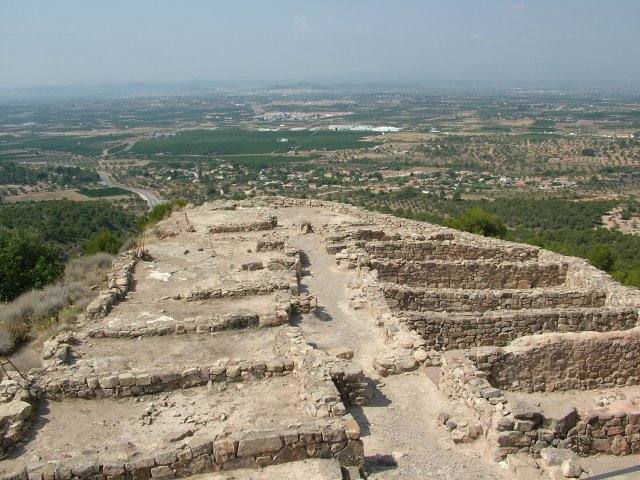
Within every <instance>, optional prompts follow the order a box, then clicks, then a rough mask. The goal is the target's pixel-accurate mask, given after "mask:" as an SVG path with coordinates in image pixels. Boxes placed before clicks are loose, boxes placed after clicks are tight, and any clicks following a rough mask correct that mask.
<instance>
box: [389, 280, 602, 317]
mask: <svg viewBox="0 0 640 480" xmlns="http://www.w3.org/2000/svg"><path fill="white" fill-rule="evenodd" d="M382 289H383V292H384V296H385V298H386V299H387V302H388V303H389V306H390V307H391V308H393V309H399V310H411V311H422V312H486V311H489V310H530V309H542V308H561V307H563V308H575V307H602V306H604V304H605V301H606V295H605V293H604V292H602V291H597V290H584V289H564V288H548V289H526V290H514V289H512V290H488V289H485V290H461V289H429V288H419V287H408V286H406V285H398V284H394V283H387V284H383V285H382Z"/></svg>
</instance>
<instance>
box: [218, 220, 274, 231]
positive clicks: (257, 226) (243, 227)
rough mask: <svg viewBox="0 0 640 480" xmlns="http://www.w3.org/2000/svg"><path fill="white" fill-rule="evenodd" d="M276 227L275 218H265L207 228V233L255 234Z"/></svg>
mask: <svg viewBox="0 0 640 480" xmlns="http://www.w3.org/2000/svg"><path fill="white" fill-rule="evenodd" d="M277 225H278V219H277V218H276V217H267V218H265V219H263V220H257V221H254V222H245V223H223V224H220V225H211V226H209V227H207V232H209V233H235V232H256V231H261V230H272V229H273V228H275V227H276V226H277Z"/></svg>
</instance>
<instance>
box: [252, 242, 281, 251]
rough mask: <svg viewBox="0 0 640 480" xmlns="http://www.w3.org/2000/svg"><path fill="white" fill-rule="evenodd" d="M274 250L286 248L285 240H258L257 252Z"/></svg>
mask: <svg viewBox="0 0 640 480" xmlns="http://www.w3.org/2000/svg"><path fill="white" fill-rule="evenodd" d="M273 250H284V240H258V242H257V243H256V252H270V251H273Z"/></svg>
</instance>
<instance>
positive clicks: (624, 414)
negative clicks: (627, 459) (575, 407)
mask: <svg viewBox="0 0 640 480" xmlns="http://www.w3.org/2000/svg"><path fill="white" fill-rule="evenodd" d="M563 445H564V446H565V447H566V448H570V449H571V450H573V451H574V452H576V453H580V454H587V455H597V454H603V453H604V454H613V455H627V454H630V453H640V408H639V407H638V406H637V405H634V404H632V403H631V402H621V403H620V404H619V405H616V406H615V407H613V408H611V407H607V408H602V409H598V410H589V411H586V412H582V413H581V414H580V418H579V419H578V421H576V424H575V426H574V427H573V428H571V429H570V430H569V431H568V432H567V435H566V438H565V441H564V442H563Z"/></svg>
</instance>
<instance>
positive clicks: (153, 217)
mask: <svg viewBox="0 0 640 480" xmlns="http://www.w3.org/2000/svg"><path fill="white" fill-rule="evenodd" d="M186 204H187V201H186V200H182V199H175V200H171V201H169V202H162V203H159V204H158V205H156V206H155V207H153V208H152V209H151V211H149V212H147V213H146V214H145V215H143V216H142V217H141V218H140V220H139V221H138V226H139V227H140V229H141V230H142V229H143V228H146V227H148V226H150V225H153V224H155V223H158V222H159V221H160V220H164V219H165V218H167V217H168V216H169V215H171V212H173V211H174V210H176V209H178V208H182V207H184V206H185V205H186Z"/></svg>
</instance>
